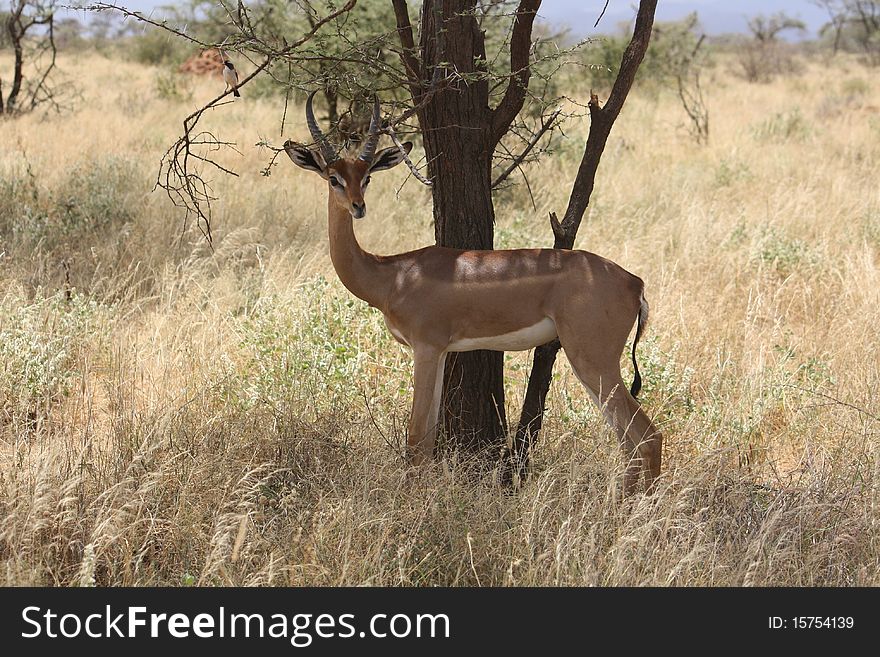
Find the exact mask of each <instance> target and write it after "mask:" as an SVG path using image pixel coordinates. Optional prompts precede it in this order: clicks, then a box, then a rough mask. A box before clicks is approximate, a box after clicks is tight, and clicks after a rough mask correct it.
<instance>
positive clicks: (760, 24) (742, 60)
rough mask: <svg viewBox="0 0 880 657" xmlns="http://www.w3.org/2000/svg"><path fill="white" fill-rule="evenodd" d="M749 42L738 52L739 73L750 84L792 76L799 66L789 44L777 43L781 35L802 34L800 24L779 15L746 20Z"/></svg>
mask: <svg viewBox="0 0 880 657" xmlns="http://www.w3.org/2000/svg"><path fill="white" fill-rule="evenodd" d="M748 28H749V32H751V35H752V38H751V39H750V40H748V41H745V42H744V43H742V45H741V46H740V48H739V49H738V51H737V61H738V63H739V66H740V73H741V74H742V76H743V77H744V78H745V79H746V80H748V81H749V82H769V81H770V80H772V79H773V78H774V77H775V76H777V75H782V74H789V73H794V72H795V71H797V70H798V64H797V61H796V59H795V56H794V52H793V50H792V48H791V46H790V44H787V43H784V42H782V41H781V40H780V39H779V35H780V34H782V33H783V32H790V31H795V32H804V31H805V30H806V29H807V28H806V25H805V24H804V23H803V21H800V20H798V19H796V18H791V17H790V16H787V15H786V14H785V13H784V12H778V13H776V14H773V15H772V16H764V15H758V16H754V17H752V18H750V19H749V21H748Z"/></svg>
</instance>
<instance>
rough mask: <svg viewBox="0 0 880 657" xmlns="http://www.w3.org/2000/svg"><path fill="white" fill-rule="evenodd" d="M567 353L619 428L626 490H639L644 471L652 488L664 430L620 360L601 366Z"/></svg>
mask: <svg viewBox="0 0 880 657" xmlns="http://www.w3.org/2000/svg"><path fill="white" fill-rule="evenodd" d="M563 346H564V345H563ZM566 353H567V355H568V359H569V361H570V362H571V365H572V367H573V368H574V371H575V374H577V377H578V378H579V379H580V381H581V383H583V384H584V387H586V388H587V390H588V392H590V396H591V397H592V398H593V401H594V402H595V403H596V405H597V406H598V407H599V410H601V411H602V414H603V416H604V417H605V422H606V423H607V424H608V425H609V426H610V427H611V428H612V429H614V430H615V431H616V432H617V436H618V439H619V440H620V446H621V448H622V449H623V453H624V458H625V459H626V460H627V465H626V470H625V471H624V475H623V490H624V494H625V495H631V494H632V493H633V492H635V490H636V486H637V485H638V481H639V475H640V474H641V473H642V471H644V472H645V479H646V483H647V486H648V490H649V491H650V490H651V487H652V485H653V483H654V480H655V479H656V478H657V476H658V475H659V474H660V444H661V440H662V438H661V436H660V433H659V432H658V431H657V429H656V428H655V427H654V424H653V423H652V422H651V420H650V419H648V416H647V415H646V414H645V412H644V411H643V410H642V408H641V406H640V405H639V403H638V402H637V401H636V400H635V399H634V398H633V397H632V395H630V393H629V391H628V390H627V389H626V385H625V384H624V382H623V378H622V377H621V375H620V370H619V368H617V367H616V364H615V366H607V367H605V368H597V367H594V366H592V365H591V364H590V363H589V362H587V361H585V360H584V359H582V358H578V356H577V354H572V353H570V352H566Z"/></svg>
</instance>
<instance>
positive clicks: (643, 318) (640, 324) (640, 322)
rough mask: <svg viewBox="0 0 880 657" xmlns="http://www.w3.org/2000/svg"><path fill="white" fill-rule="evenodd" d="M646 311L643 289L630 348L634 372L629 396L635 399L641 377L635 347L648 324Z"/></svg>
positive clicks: (640, 385) (639, 389)
mask: <svg viewBox="0 0 880 657" xmlns="http://www.w3.org/2000/svg"><path fill="white" fill-rule="evenodd" d="M648 310H649V308H648V300H647V299H645V290H644V288H643V289H642V293H641V294H640V295H639V315H638V319H637V320H636V337H635V338H634V339H633V348H632V362H633V372H635V375H634V376H633V382H632V386H631V387H630V389H629V394H631V395H632V396H633V397H637V396H638V394H639V392H640V391H641V389H642V375H641V374H639V364H638V362H636V345H638V344H639V338H641V337H642V331H644V330H645V325H646V324H647V323H648Z"/></svg>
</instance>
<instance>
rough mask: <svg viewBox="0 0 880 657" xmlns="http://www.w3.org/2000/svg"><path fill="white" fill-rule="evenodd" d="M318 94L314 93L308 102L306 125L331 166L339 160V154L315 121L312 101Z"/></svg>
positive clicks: (310, 95) (326, 162)
mask: <svg viewBox="0 0 880 657" xmlns="http://www.w3.org/2000/svg"><path fill="white" fill-rule="evenodd" d="M316 93H318V92H317V91H313V92H312V93H310V94H309V99H308V100H307V101H306V123H307V124H308V126H309V132H310V133H311V135H312V139H314V140H315V143H316V144H318V147H319V148H320V149H321V155H322V156H323V157H324V163H325V164H330V163H332V162H335V161H336V160H338V159H339V154H338V153H337V152H336V151H335V150H334V148H333V147H332V146H331V145H330V142H328V141H327V137H325V136H324V133H323V132H321V128H319V127H318V122H317V121H316V120H315V111H314V110H313V109H312V99H313V98H314V97H315V94H316Z"/></svg>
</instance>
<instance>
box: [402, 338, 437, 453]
mask: <svg viewBox="0 0 880 657" xmlns="http://www.w3.org/2000/svg"><path fill="white" fill-rule="evenodd" d="M413 355H414V360H415V376H414V378H413V407H412V415H411V416H410V419H409V436H408V437H407V450H406V451H407V461H409V463H410V465H421V464H422V463H424V462H425V461H427V460H429V459H430V458H431V457H432V456H433V453H434V442H435V440H436V439H437V423H438V417H439V411H440V396H441V394H442V392H443V367H444V365H445V363H446V354H445V353H444V352H441V351H438V350H436V349H415V350H414V351H413Z"/></svg>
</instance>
